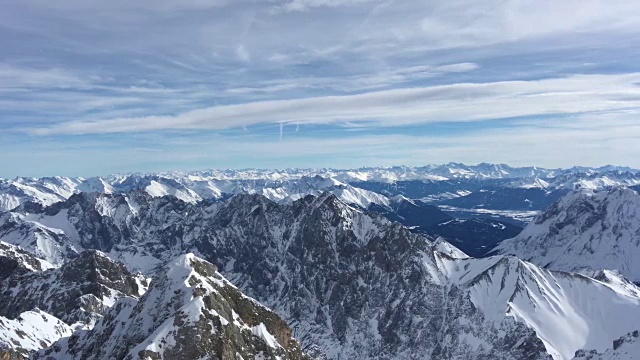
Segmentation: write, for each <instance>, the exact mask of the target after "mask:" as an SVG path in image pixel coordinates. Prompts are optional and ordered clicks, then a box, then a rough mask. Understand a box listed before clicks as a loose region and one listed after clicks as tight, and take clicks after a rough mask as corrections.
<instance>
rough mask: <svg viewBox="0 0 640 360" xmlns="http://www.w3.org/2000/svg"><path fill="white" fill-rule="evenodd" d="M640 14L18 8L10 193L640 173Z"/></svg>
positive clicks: (533, 8)
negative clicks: (278, 177)
mask: <svg viewBox="0 0 640 360" xmlns="http://www.w3.org/2000/svg"><path fill="white" fill-rule="evenodd" d="M638 14H640V2H635V1H617V0H613V1H611V0H609V1H600V0H592V1H588V2H585V1H574V0H565V1H550V0H536V1H532V0H507V1H504V0H500V1H494V0H487V1H483V2H478V1H471V0H451V1H430V0H420V1H413V0H404V1H376V0H293V1H291V0H287V1H276V0H268V1H260V2H257V1H244V0H236V1H227V0H214V1H207V0H181V1H178V0H159V1H151V0H138V1H124V0H113V1H108V2H107V1H85V0H59V1H55V2H50V1H44V0H42V1H41V0H34V1H28V2H25V1H14V0H8V1H3V5H2V11H0V130H1V131H0V154H2V156H0V177H13V176H44V175H79V176H90V175H102V174H108V173H113V172H131V171H145V172H146V171H157V170H172V169H182V170H187V169H203V168H212V167H214V168H245V167H277V168H284V167H342V168H344V167H359V166H378V165H380V166H388V165H399V164H402V165H424V164H429V163H445V162H449V161H456V162H466V163H478V162H483V161H487V162H501V163H509V164H512V165H538V166H548V167H563V166H572V165H575V164H579V165H604V164H610V163H613V164H619V165H628V166H633V167H640V145H638V143H640V121H638V113H639V112H640V87H639V84H640V64H639V63H638V61H637V59H638V58H640V57H639V55H640V38H639V37H638V36H637V34H638V33H639V31H640V16H639V15H638Z"/></svg>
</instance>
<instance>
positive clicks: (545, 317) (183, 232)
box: [0, 191, 640, 359]
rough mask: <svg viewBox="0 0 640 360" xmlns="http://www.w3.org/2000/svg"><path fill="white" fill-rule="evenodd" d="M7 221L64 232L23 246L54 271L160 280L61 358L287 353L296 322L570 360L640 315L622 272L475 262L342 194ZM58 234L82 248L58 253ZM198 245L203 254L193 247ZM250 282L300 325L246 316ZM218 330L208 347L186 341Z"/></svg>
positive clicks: (374, 347) (46, 214)
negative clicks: (84, 264) (94, 262)
mask: <svg viewBox="0 0 640 360" xmlns="http://www.w3.org/2000/svg"><path fill="white" fill-rule="evenodd" d="M53 219H55V220H53ZM2 221H4V223H0V228H2V229H3V233H2V234H1V235H0V240H3V241H9V240H11V239H22V238H25V237H26V238H32V237H30V236H24V234H23V232H24V231H27V233H28V232H29V231H32V232H36V231H37V230H38V229H40V227H39V225H42V226H46V227H48V228H49V229H50V230H49V231H50V233H51V234H57V239H50V241H33V242H21V245H24V246H25V250H28V251H29V252H31V253H32V254H39V255H42V254H52V253H57V254H60V256H61V257H62V258H63V263H62V264H61V266H62V267H60V268H58V269H51V270H47V271H44V272H42V274H48V273H51V274H53V273H56V274H57V273H59V272H62V273H64V271H63V269H64V268H65V267H66V266H68V265H67V264H72V263H74V261H76V260H74V257H78V254H76V253H79V254H80V258H82V257H83V256H85V255H84V254H86V252H82V251H85V250H88V249H96V250H100V251H102V252H103V253H104V254H105V255H106V256H109V257H110V258H112V259H118V260H121V261H123V262H124V263H125V264H126V266H127V267H128V268H129V270H130V271H131V270H141V271H144V272H145V274H146V275H147V276H150V277H153V278H154V280H152V284H151V285H150V288H149V290H148V291H147V292H146V293H145V294H144V295H143V296H142V297H141V298H140V300H136V299H135V296H122V297H120V300H118V301H116V302H115V304H114V305H113V306H111V307H110V309H106V312H103V313H102V316H101V317H99V318H98V320H97V323H96V325H95V326H94V327H93V329H92V330H89V329H87V330H84V331H81V332H78V333H76V334H75V335H73V336H72V337H69V338H63V339H61V340H59V341H58V342H57V345H56V346H53V347H49V348H47V349H45V350H43V351H42V352H41V353H39V354H41V355H39V356H45V355H46V356H51V357H52V358H54V359H57V358H60V359H62V358H65V359H66V358H82V357H83V356H85V357H87V358H98V359H100V358H111V357H116V358H121V357H125V356H126V355H127V354H131V355H132V356H140V354H142V355H148V356H150V357H152V358H153V356H159V355H157V354H161V353H162V352H164V354H165V355H166V356H169V355H168V354H171V355H172V356H173V355H175V356H178V357H180V358H183V357H185V358H191V356H193V358H199V357H200V356H203V355H205V354H211V351H213V352H216V351H218V350H219V349H220V346H221V345H220V344H225V346H226V347H225V348H226V349H235V350H234V351H240V350H237V349H241V348H242V346H243V345H242V344H245V345H244V349H245V351H248V355H247V356H248V357H244V355H242V356H243V357H244V358H251V357H253V356H255V354H256V352H259V351H262V352H265V354H267V355H265V357H267V358H271V357H272V356H276V355H277V356H282V357H286V356H289V355H283V354H282V353H280V351H281V350H282V349H284V350H287V347H286V346H287V345H286V343H287V341H289V339H290V337H291V335H292V334H293V336H294V337H295V338H296V339H298V340H299V341H300V343H301V346H302V347H303V348H304V349H305V350H306V351H308V352H309V353H310V354H313V355H315V356H326V357H327V358H329V359H338V358H361V359H414V358H416V356H417V357H419V358H437V359H460V358H463V359H464V358H469V355H470V354H473V356H474V357H478V358H482V357H484V358H490V359H525V358H526V359H547V358H548V357H549V356H553V358H555V359H571V358H572V357H573V356H574V353H575V351H577V350H579V349H595V350H597V351H606V349H607V348H608V347H610V345H611V343H612V341H614V340H615V339H618V338H619V337H620V336H623V335H625V334H627V333H629V332H631V331H633V330H635V329H636V328H637V324H638V323H639V322H640V297H638V294H640V290H639V289H638V288H637V287H635V285H633V284H631V283H625V282H624V280H623V279H622V278H620V277H617V275H615V274H614V273H607V277H605V278H601V279H600V280H598V279H596V278H591V277H589V276H585V275H580V274H570V273H563V272H554V271H550V270H546V269H543V268H540V267H538V266H536V265H533V264H532V263H530V262H526V261H522V260H519V259H517V258H515V257H509V256H494V257H490V258H484V259H473V258H467V257H465V256H464V254H462V253H461V252H460V251H459V250H456V249H455V248H454V247H453V246H451V245H447V244H445V243H443V242H442V241H441V240H440V241H438V242H435V243H434V242H433V241H432V239H431V238H429V237H426V236H423V235H420V234H415V233H412V232H411V231H409V229H408V228H406V227H404V226H402V225H400V224H398V223H394V222H390V221H388V220H387V219H385V218H384V217H382V216H379V215H376V214H373V213H370V212H367V211H366V210H363V209H362V208H360V207H359V206H353V205H349V204H347V203H345V202H344V201H342V200H340V199H339V198H338V197H337V196H336V195H334V194H332V193H329V192H327V193H323V194H321V195H319V196H305V197H302V198H300V199H298V200H295V201H292V202H290V203H277V202H274V201H271V200H269V199H267V198H265V197H264V196H262V195H258V194H238V195H235V196H233V197H231V198H229V199H227V200H224V201H216V202H202V203H196V204H192V203H188V202H184V201H182V200H179V199H177V198H175V197H172V196H165V197H153V196H151V195H149V194H148V193H146V192H144V191H134V192H129V193H116V194H88V193H82V194H76V195H73V196H71V197H70V198H69V199H68V200H66V201H64V202H62V203H57V204H55V205H52V206H49V207H41V206H35V205H29V204H25V205H23V206H21V207H18V208H17V209H15V210H14V211H12V212H9V213H7V214H5V216H4V217H3V218H2ZM25 223H28V224H31V225H37V226H35V227H28V228H25ZM45 223H46V224H47V225H44V224H45ZM56 226H57V227H56ZM25 229H26V230H25ZM15 232H18V233H20V234H22V235H23V236H22V237H18V236H16V235H15ZM34 237H35V235H34ZM40 240H42V238H41V239H40ZM54 240H55V241H54ZM56 241H58V242H56ZM43 244H47V246H49V245H51V246H57V245H58V244H71V246H72V247H70V248H69V249H68V250H69V252H65V251H58V252H55V251H50V250H49V251H43V250H42V249H41V247H42V246H43ZM9 248H10V249H14V251H13V252H14V253H17V252H18V250H15V249H16V248H15V247H9ZM189 252H193V253H195V254H197V257H196V256H194V255H182V254H185V253H189ZM7 253H9V252H7ZM89 254H95V256H98V255H100V256H101V257H100V259H102V258H103V257H102V254H100V253H95V252H93V253H91V252H90V253H89ZM198 257H199V258H202V259H204V260H199V259H198ZM176 259H177V260H176ZM49 260H51V261H49V262H50V263H51V262H54V260H56V258H53V259H49ZM164 264H168V265H164ZM213 264H215V265H216V267H217V268H218V269H219V271H220V273H221V274H222V275H220V274H218V273H216V272H215V268H214V266H213ZM109 266H111V265H109ZM15 268H16V269H21V267H15ZM78 272H80V271H78ZM108 273H109V274H112V273H116V274H117V273H121V274H123V273H124V271H119V272H114V271H108ZM96 274H102V271H98V272H97V273H96ZM597 275H598V274H595V273H594V274H593V276H594V277H597ZM10 276H14V275H10ZM15 276H17V275H15ZM20 276H23V275H20ZM31 276H33V275H31ZM96 276H97V278H98V279H103V277H102V276H100V275H96ZM222 276H224V278H226V279H228V281H227V280H225V279H224V278H223V277H222ZM123 281H124V280H123ZM50 282H51V283H53V284H58V283H60V279H59V278H58V277H52V280H51V281H50ZM229 282H230V283H232V284H234V285H235V286H237V290H236V288H235V287H234V286H232V285H230V283H229ZM119 284H124V282H119ZM240 291H241V292H242V293H244V294H246V295H247V296H250V297H252V298H253V299H255V300H256V301H258V302H260V303H261V304H263V305H265V306H267V307H268V308H271V309H273V311H274V312H275V313H277V314H278V316H279V317H280V318H282V319H283V320H284V321H286V322H287V323H288V324H289V325H288V326H289V327H290V328H291V329H292V333H290V332H287V331H284V330H282V331H280V330H277V329H286V328H287V327H285V325H282V326H280V327H275V328H274V327H273V326H271V325H269V324H268V323H267V322H266V321H264V320H260V319H264V318H266V317H267V315H265V316H262V315H260V316H258V317H246V316H244V315H243V313H242V312H241V311H244V313H245V314H252V313H255V312H260V311H263V310H259V309H264V308H263V307H260V305H258V304H257V303H255V302H253V301H251V300H246V301H245V300H241V301H240V300H238V299H247V298H245V297H243V296H241V295H239V294H240ZM121 292H123V293H125V292H124V291H121ZM234 294H235V295H234ZM24 296H25V297H27V298H31V297H32V296H33V297H36V298H37V296H39V295H38V294H35V293H34V294H27V293H25V295H24ZM238 301H240V302H241V303H238ZM242 301H245V302H244V303H243V302H242ZM245 303H246V304H247V305H246V306H249V308H248V309H245V308H244V307H245V305H242V304H245ZM251 306H253V308H252V307H251ZM48 310H49V311H51V312H53V311H54V309H50V308H49V309H48ZM264 311H268V310H266V309H264ZM56 314H58V315H59V316H60V317H65V316H66V315H65V314H66V313H57V312H56ZM234 314H237V315H238V316H239V317H236V316H235V315H234ZM270 314H271V313H270ZM269 316H275V315H269ZM70 321H73V320H70ZM236 321H237V323H236ZM274 321H275V320H274ZM279 321H281V320H279ZM261 323H262V324H263V325H264V326H260V324H261ZM279 324H283V323H281V322H280V323H279ZM214 329H215V330H214ZM214 331H215V333H214ZM212 333H213V335H211V336H210V339H205V340H201V341H202V344H200V343H199V342H196V344H195V345H196V346H195V347H194V348H193V349H191V347H187V346H186V345H185V342H186V340H185V339H189V344H191V345H192V347H193V343H194V342H193V339H194V338H198V337H197V336H198V334H212ZM199 339H203V336H202V335H201V336H200V338H199ZM274 339H275V340H274ZM272 340H274V342H272ZM212 342H213V343H212ZM289 343H290V344H291V342H289ZM265 344H266V345H265ZM271 345H274V346H271ZM189 349H191V350H189ZM189 351H193V352H189ZM268 351H271V352H272V353H267V352H268ZM293 353H295V354H298V352H297V350H295V351H294V352H293ZM268 354H271V355H268ZM291 356H293V355H291ZM296 356H298V355H296ZM300 356H301V355H300ZM45 358H46V357H45ZM291 358H295V357H291Z"/></svg>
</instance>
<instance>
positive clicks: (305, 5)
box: [272, 0, 373, 13]
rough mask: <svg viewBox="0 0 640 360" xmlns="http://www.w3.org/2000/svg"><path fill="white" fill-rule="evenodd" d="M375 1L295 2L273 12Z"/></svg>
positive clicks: (306, 9) (305, 0) (331, 0)
mask: <svg viewBox="0 0 640 360" xmlns="http://www.w3.org/2000/svg"><path fill="white" fill-rule="evenodd" d="M370 1H373V0H293V1H290V2H287V3H284V4H281V5H277V6H274V7H273V8H272V11H273V12H274V13H278V12H287V13H288V12H297V11H309V10H311V9H313V8H319V7H339V6H348V5H351V6H353V5H357V4H361V3H365V2H370Z"/></svg>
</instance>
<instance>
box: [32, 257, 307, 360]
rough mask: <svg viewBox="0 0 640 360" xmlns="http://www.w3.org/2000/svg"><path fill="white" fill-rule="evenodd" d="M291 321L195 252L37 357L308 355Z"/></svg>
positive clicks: (298, 359) (299, 358) (294, 357)
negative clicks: (136, 296)
mask: <svg viewBox="0 0 640 360" xmlns="http://www.w3.org/2000/svg"><path fill="white" fill-rule="evenodd" d="M291 333H292V331H291V329H290V328H289V327H288V326H287V324H286V323H285V322H284V321H283V320H282V319H281V318H280V317H278V316H277V315H276V314H275V313H273V312H272V311H271V310H269V309H267V308H265V307H263V306H262V305H260V304H259V303H257V302H256V301H255V300H253V299H251V298H248V297H246V296H245V295H243V294H242V293H241V292H240V291H239V290H238V289H237V288H235V287H234V286H233V285H231V284H230V283H229V282H228V281H227V280H226V279H224V278H223V277H222V276H221V275H220V274H219V273H218V272H217V270H216V268H215V266H214V265H213V264H211V263H208V262H206V261H204V260H202V259H199V258H197V257H196V256H194V255H193V254H188V255H183V256H180V257H178V258H177V259H175V260H173V261H171V262H170V263H169V264H168V265H167V266H165V267H164V268H163V269H162V270H161V271H160V272H159V273H158V275H157V276H156V278H155V279H154V280H153V281H152V283H151V285H150V287H149V290H148V291H147V292H146V293H145V295H144V296H143V297H142V298H140V300H139V301H138V302H136V301H135V300H133V299H131V298H125V299H122V300H121V301H119V302H118V303H116V305H115V306H114V307H113V308H112V310H111V311H110V312H109V313H107V314H106V315H105V317H104V318H103V319H101V320H100V321H99V322H98V323H97V324H96V326H95V327H94V329H93V330H90V331H83V332H77V333H75V334H74V335H73V336H71V337H70V338H66V339H62V340H60V341H59V342H58V343H56V344H54V345H53V346H51V347H50V348H48V349H46V350H43V351H41V352H39V353H37V354H36V355H35V358H36V359H87V358H91V359H187V360H188V359H194V360H195V359H202V358H211V359H237V358H243V359H253V358H264V359H276V358H280V359H292V360H303V359H308V357H307V356H306V355H304V354H303V353H302V351H301V350H300V346H299V344H298V342H297V341H296V340H295V339H293V338H292V337H291Z"/></svg>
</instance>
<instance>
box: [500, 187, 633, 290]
mask: <svg viewBox="0 0 640 360" xmlns="http://www.w3.org/2000/svg"><path fill="white" fill-rule="evenodd" d="M495 252H497V253H501V254H511V255H515V256H518V257H520V258H521V259H524V260H527V261H531V262H533V263H535V264H538V265H540V266H544V267H547V268H550V269H555V270H562V271H580V270H581V269H583V268H591V269H612V270H617V271H619V272H620V273H621V274H623V275H624V276H626V277H629V278H630V279H631V280H633V281H635V282H638V281H640V263H639V262H638V261H637V259H639V258H640V195H638V193H637V192H635V191H634V190H631V189H628V188H615V189H612V190H608V191H596V192H594V191H592V190H589V189H581V190H577V191H574V192H572V193H570V194H568V195H566V196H565V197H563V198H561V199H559V200H558V201H557V202H555V203H554V204H553V205H552V206H550V207H549V208H548V209H547V210H546V211H545V212H544V213H542V214H541V215H539V216H538V217H537V218H535V219H534V220H533V221H532V222H531V223H530V224H529V225H528V226H527V227H526V228H525V229H524V230H523V231H522V232H521V233H520V234H519V235H518V236H516V237H515V238H513V239H509V240H505V241H503V242H502V243H500V244H499V245H498V246H497V247H496V249H495Z"/></svg>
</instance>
